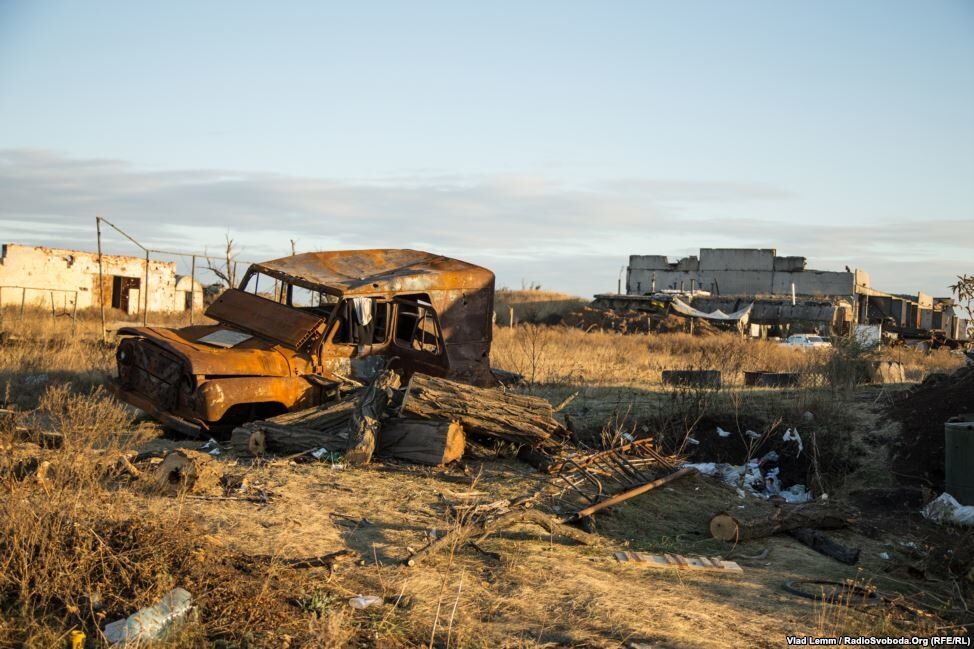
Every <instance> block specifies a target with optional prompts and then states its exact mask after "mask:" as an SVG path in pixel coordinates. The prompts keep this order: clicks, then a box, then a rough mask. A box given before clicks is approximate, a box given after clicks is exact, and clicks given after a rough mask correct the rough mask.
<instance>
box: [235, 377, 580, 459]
mask: <svg viewBox="0 0 974 649" xmlns="http://www.w3.org/2000/svg"><path fill="white" fill-rule="evenodd" d="M566 434H567V431H566V430H565V429H564V427H563V426H562V424H561V423H559V422H558V421H557V420H556V419H555V418H554V409H553V408H552V406H551V404H550V403H548V402H547V401H545V400H544V399H541V398H539V397H532V396H527V395H521V394H514V393H511V392H505V391H503V390H499V389H494V388H478V387H474V386H470V385H466V384H463V383H457V382H455V381H450V380H447V379H443V378H436V377H432V376H427V375H425V374H419V373H417V374H413V376H412V378H411V379H410V381H409V384H408V385H407V386H406V387H405V388H404V389H400V379H399V376H398V375H397V374H395V373H394V372H392V371H391V370H382V371H380V372H379V373H378V374H377V375H376V377H375V378H374V379H373V380H372V382H371V383H369V385H367V386H366V387H364V388H362V389H360V390H359V391H357V392H355V393H352V394H351V395H349V397H348V398H347V399H345V400H343V401H337V402H334V403H330V404H325V405H321V406H316V407H314V408H309V409H307V410H301V411H297V412H289V413H285V414H283V415H279V416H277V417H272V418H270V419H266V420H262V421H254V422H250V423H247V424H244V425H243V426H240V427H238V428H236V429H235V430H234V431H233V433H232V435H231V437H230V445H231V447H232V448H233V449H234V450H235V451H236V452H237V453H238V454H241V455H257V456H259V455H266V454H278V455H297V454H303V453H308V452H311V451H318V450H319V449H324V451H327V452H336V453H340V454H342V455H343V456H344V460H345V461H346V462H348V463H349V464H366V463H368V462H369V461H370V460H371V459H372V456H373V455H376V456H378V457H390V458H396V459H401V460H405V461H409V462H415V463H418V464H429V465H440V464H448V463H449V462H452V461H454V460H457V459H459V458H460V457H461V456H462V455H463V450H464V446H465V439H466V436H467V435H470V436H473V437H476V438H480V439H497V440H504V441H507V442H513V443H516V444H521V445H525V446H529V447H539V446H543V445H545V444H552V443H554V440H556V439H560V438H562V437H564V436H565V435H566Z"/></svg>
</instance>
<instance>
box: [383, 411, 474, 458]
mask: <svg viewBox="0 0 974 649" xmlns="http://www.w3.org/2000/svg"><path fill="white" fill-rule="evenodd" d="M463 447H464V435H463V426H461V425H460V422H457V421H431V420H422V419H392V420H390V421H388V422H386V424H385V425H384V426H383V427H382V434H381V435H380V436H379V445H378V448H376V455H378V456H380V457H391V458H395V459H398V460H406V461H407V462H415V463H417V464H429V465H433V466H437V465H440V464H449V463H450V462H453V461H455V460H459V459H460V458H461V457H462V456H463Z"/></svg>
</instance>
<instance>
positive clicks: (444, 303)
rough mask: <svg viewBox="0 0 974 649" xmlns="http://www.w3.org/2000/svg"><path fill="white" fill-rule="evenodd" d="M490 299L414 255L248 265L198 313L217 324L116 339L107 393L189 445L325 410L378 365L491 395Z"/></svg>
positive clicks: (330, 255)
mask: <svg viewBox="0 0 974 649" xmlns="http://www.w3.org/2000/svg"><path fill="white" fill-rule="evenodd" d="M493 295H494V275H493V273H492V272H491V271H489V270H487V269H485V268H481V267H479V266H475V265H473V264H469V263H467V262H463V261H460V260H457V259H451V258H449V257H443V256H440V255H434V254H431V253H427V252H421V251H415V250H399V249H381V250H359V251H334V252H312V253H304V254H300V255H292V256H290V257H284V258H281V259H277V260H272V261H268V262H263V263H259V264H253V265H252V266H251V267H250V268H249V269H248V270H247V272H246V273H245V275H244V277H243V280H242V281H241V282H240V284H239V286H238V287H236V288H231V289H228V290H227V291H225V292H224V293H223V294H222V295H220V296H219V297H218V298H217V299H216V300H215V301H214V302H213V304H211V305H210V306H209V308H208V309H207V310H206V312H205V315H206V316H207V317H208V318H210V319H212V320H213V321H215V324H207V325H197V326H189V327H183V328H179V329H171V328H162V327H130V328H124V329H121V330H120V331H119V334H120V335H122V336H123V339H122V340H121V342H120V343H119V346H118V350H117V352H116V360H117V367H118V375H117V377H115V378H114V379H113V381H112V382H111V384H110V385H111V388H112V390H113V392H114V393H115V394H116V396H118V397H119V398H120V399H121V400H123V401H125V402H127V403H129V404H131V405H133V406H135V407H137V408H140V409H142V410H144V411H146V412H147V413H148V414H150V415H151V416H153V417H155V418H157V419H158V420H160V421H161V422H162V423H163V424H165V425H166V426H168V427H171V428H174V429H176V430H179V431H181V432H183V433H186V434H189V435H196V436H201V435H219V434H222V433H225V432H227V431H228V430H230V429H231V428H232V427H233V426H236V425H239V424H240V423H243V422H245V421H249V420H253V419H258V418H265V417H269V416H273V415H276V414H281V413H283V412H287V411H289V410H295V409H300V408H307V407H311V406H314V405H317V404H319V403H323V402H324V401H326V400H328V399H331V398H334V397H335V395H336V394H337V393H339V391H340V390H341V389H342V387H343V386H345V385H348V384H350V383H352V384H354V382H355V381H364V380H368V379H369V378H370V377H371V375H372V374H374V372H375V371H376V370H377V369H378V368H379V367H381V366H383V365H386V364H388V366H389V367H393V368H397V369H400V370H401V371H402V372H403V373H404V375H405V378H406V379H408V377H409V376H410V375H411V374H412V373H413V372H417V371H420V372H423V373H425V374H431V375H434V376H445V377H448V378H451V379H455V380H459V381H464V382H467V383H471V384H473V385H491V384H493V383H494V378H493V375H492V374H491V372H490V365H489V356H490V343H491V329H492V327H491V323H492V315H493Z"/></svg>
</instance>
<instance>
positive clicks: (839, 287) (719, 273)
mask: <svg viewBox="0 0 974 649" xmlns="http://www.w3.org/2000/svg"><path fill="white" fill-rule="evenodd" d="M668 294H669V295H673V294H679V295H681V296H682V298H681V299H683V300H685V301H687V302H689V303H692V306H693V308H694V309H697V310H700V311H702V312H716V311H718V310H719V311H721V312H723V313H732V312H736V311H739V310H740V309H742V308H744V307H746V306H747V305H748V304H753V306H752V308H751V311H750V313H749V323H750V324H751V325H752V334H755V332H756V331H758V330H760V331H761V334H762V335H763V334H766V333H767V328H768V327H782V326H784V327H786V328H794V329H797V330H802V329H804V330H817V331H820V332H822V333H845V332H848V331H850V330H851V329H852V328H853V327H854V326H856V325H865V324H868V325H877V324H878V325H883V329H884V330H885V331H895V330H899V331H900V332H903V333H909V332H910V331H919V330H923V331H928V330H937V331H940V332H943V336H944V337H946V338H950V339H961V340H963V339H966V337H967V335H966V332H967V324H968V323H967V320H965V319H963V318H959V317H957V316H956V314H955V312H954V301H953V300H952V299H951V298H934V297H932V296H929V295H925V294H923V293H918V294H917V295H915V296H914V295H894V294H890V293H885V292H883V291H879V290H877V289H874V288H872V286H871V285H870V280H869V275H868V273H866V272H864V271H862V270H858V269H854V270H853V269H850V268H849V267H848V266H847V267H846V269H845V270H844V271H826V270H813V269H809V268H807V267H806V259H805V257H779V256H778V254H777V251H776V250H774V249H773V248H763V249H754V248H701V249H700V254H699V256H696V255H691V256H689V257H683V258H681V259H677V260H675V261H670V260H669V258H668V257H666V256H665V255H632V256H630V257H629V267H628V270H627V274H626V294H625V295H617V296H612V295H600V296H596V299H597V302H599V303H601V304H602V305H604V306H609V307H623V308H636V309H639V308H640V304H641V303H642V302H646V304H647V305H649V304H651V303H652V302H653V301H654V300H658V299H659V297H660V296H666V295H668ZM755 328H757V329H755Z"/></svg>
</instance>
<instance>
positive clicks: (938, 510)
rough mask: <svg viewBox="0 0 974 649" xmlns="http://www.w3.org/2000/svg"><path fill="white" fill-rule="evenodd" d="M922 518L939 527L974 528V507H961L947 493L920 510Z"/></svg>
mask: <svg viewBox="0 0 974 649" xmlns="http://www.w3.org/2000/svg"><path fill="white" fill-rule="evenodd" d="M922 513H923V517H924V518H926V519H927V520H929V521H933V522H934V523H939V524H941V525H961V526H964V527H974V505H967V506H965V505H961V504H960V503H959V502H957V500H956V499H955V498H954V497H953V496H951V495H950V494H949V493H946V492H945V493H942V494H940V495H939V496H937V497H936V498H934V499H933V500H931V501H930V502H928V503H927V504H926V506H925V507H924V508H923V510H922Z"/></svg>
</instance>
